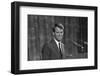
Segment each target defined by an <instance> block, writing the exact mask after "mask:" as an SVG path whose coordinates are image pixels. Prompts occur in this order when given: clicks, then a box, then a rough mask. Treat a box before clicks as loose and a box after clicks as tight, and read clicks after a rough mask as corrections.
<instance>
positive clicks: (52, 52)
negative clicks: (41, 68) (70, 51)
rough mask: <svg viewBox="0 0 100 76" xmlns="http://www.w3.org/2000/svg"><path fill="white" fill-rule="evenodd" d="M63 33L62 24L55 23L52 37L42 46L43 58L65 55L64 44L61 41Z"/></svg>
mask: <svg viewBox="0 0 100 76" xmlns="http://www.w3.org/2000/svg"><path fill="white" fill-rule="evenodd" d="M63 34H64V26H63V25H62V24H55V26H54V28H53V38H52V39H51V40H50V41H49V42H48V43H46V44H45V45H44V46H43V49H42V59H43V60H54V59H64V58H65V57H66V55H65V51H64V44H63V43H62V38H63Z"/></svg>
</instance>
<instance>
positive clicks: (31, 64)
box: [19, 6, 95, 70]
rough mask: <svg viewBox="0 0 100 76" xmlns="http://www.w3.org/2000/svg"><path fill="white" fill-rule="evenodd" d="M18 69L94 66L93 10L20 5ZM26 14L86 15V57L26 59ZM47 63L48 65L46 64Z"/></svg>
mask: <svg viewBox="0 0 100 76" xmlns="http://www.w3.org/2000/svg"><path fill="white" fill-rule="evenodd" d="M19 10H20V12H19V14H20V23H19V24H20V51H19V52H20V53H19V54H20V61H19V62H20V68H19V69H20V70H31V69H33V70H35V69H48V68H63V67H82V66H94V65H95V63H94V61H95V59H94V51H95V50H94V48H95V47H94V44H95V43H94V40H95V39H94V36H95V33H94V31H95V30H94V28H95V27H94V25H95V22H94V19H95V11H94V10H85V9H84V10H83V9H67V8H66V9H63V8H45V7H31V6H20V9H19ZM28 14H33V15H54V16H76V17H77V16H78V17H88V58H87V59H66V60H65V59H64V60H50V61H49V60H48V61H42V60H41V61H28V60H27V59H28V58H27V57H28V56H27V55H28V54H27V53H28V51H27V45H28V44H27V40H28V39H27V37H28V36H27V34H28V33H27V26H28V23H27V22H28V20H27V19H28V18H27V15H28ZM48 65H49V66H48Z"/></svg>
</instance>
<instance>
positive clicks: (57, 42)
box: [54, 38, 61, 48]
mask: <svg viewBox="0 0 100 76" xmlns="http://www.w3.org/2000/svg"><path fill="white" fill-rule="evenodd" d="M54 41H55V42H56V44H57V47H58V48H59V43H61V41H60V42H59V41H57V40H56V39H55V38H54Z"/></svg>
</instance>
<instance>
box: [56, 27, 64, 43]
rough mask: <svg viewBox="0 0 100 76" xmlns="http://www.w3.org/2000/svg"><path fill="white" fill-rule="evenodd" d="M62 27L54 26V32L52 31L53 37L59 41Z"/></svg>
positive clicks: (61, 36)
mask: <svg viewBox="0 0 100 76" xmlns="http://www.w3.org/2000/svg"><path fill="white" fill-rule="evenodd" d="M63 34H64V32H63V29H61V28H59V27H56V28H55V32H54V37H55V38H56V40H58V41H61V40H62V38H63Z"/></svg>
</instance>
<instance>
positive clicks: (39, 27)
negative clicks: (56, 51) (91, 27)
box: [27, 15, 88, 60]
mask: <svg viewBox="0 0 100 76" xmlns="http://www.w3.org/2000/svg"><path fill="white" fill-rule="evenodd" d="M27 17H28V60H40V59H41V57H42V55H41V51H42V47H43V45H44V44H45V43H46V42H47V41H49V40H50V39H51V38H52V27H53V26H54V24H55V23H61V24H63V25H64V38H63V43H64V44H65V51H66V55H67V57H66V59H73V58H74V59H76V58H87V57H88V56H87V53H88V51H87V44H84V41H85V42H88V41H87V39H88V38H87V37H88V36H87V31H88V25H87V24H88V23H87V22H88V18H87V17H71V16H70V17H69V16H47V15H28V16H27ZM80 45H81V46H83V47H84V48H83V49H82V48H81V47H80Z"/></svg>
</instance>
